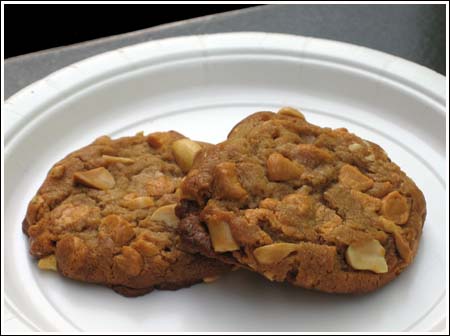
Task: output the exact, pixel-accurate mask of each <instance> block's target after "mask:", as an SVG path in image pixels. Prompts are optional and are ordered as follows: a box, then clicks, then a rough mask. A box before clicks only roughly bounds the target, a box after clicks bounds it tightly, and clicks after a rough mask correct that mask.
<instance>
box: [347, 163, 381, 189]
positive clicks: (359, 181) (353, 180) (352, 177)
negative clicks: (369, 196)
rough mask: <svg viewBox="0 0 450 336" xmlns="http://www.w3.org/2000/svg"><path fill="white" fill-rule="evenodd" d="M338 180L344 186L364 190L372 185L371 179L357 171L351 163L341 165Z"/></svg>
mask: <svg viewBox="0 0 450 336" xmlns="http://www.w3.org/2000/svg"><path fill="white" fill-rule="evenodd" d="M339 182H341V183H342V184H343V185H344V186H345V187H347V188H351V189H356V190H359V191H364V190H367V189H369V188H370V187H372V185H373V180H372V179H370V178H369V177H367V176H366V175H364V174H363V173H361V172H360V171H359V169H358V168H356V167H355V166H351V165H348V164H346V165H344V166H342V168H341V170H340V172H339Z"/></svg>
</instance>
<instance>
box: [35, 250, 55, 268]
mask: <svg viewBox="0 0 450 336" xmlns="http://www.w3.org/2000/svg"><path fill="white" fill-rule="evenodd" d="M38 267H39V268H40V269H42V270H49V271H56V270H57V268H56V258H55V255H54V254H51V255H49V256H47V257H44V258H42V259H39V262H38Z"/></svg>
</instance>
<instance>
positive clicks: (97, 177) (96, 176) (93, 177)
mask: <svg viewBox="0 0 450 336" xmlns="http://www.w3.org/2000/svg"><path fill="white" fill-rule="evenodd" d="M73 180H74V181H75V182H78V183H81V184H84V185H85V186H88V187H92V188H96V189H100V190H106V189H111V188H113V187H114V186H115V184H116V181H115V180H114V176H112V175H111V173H110V172H109V171H108V170H107V169H106V168H104V167H99V168H95V169H91V170H86V171H81V172H77V173H75V174H74V175H73Z"/></svg>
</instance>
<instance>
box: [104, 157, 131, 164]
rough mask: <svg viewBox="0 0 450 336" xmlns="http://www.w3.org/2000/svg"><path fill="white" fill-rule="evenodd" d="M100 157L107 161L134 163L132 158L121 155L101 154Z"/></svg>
mask: <svg viewBox="0 0 450 336" xmlns="http://www.w3.org/2000/svg"><path fill="white" fill-rule="evenodd" d="M102 158H103V159H104V160H105V162H107V163H117V162H118V163H124V164H131V163H134V160H133V159H130V158H126V157H121V156H111V155H102Z"/></svg>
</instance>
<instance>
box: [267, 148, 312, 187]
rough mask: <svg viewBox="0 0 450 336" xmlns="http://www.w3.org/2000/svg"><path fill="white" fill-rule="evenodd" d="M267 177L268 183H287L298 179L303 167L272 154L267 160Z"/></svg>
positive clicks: (277, 154)
mask: <svg viewBox="0 0 450 336" xmlns="http://www.w3.org/2000/svg"><path fill="white" fill-rule="evenodd" d="M266 165H267V177H268V178H269V180H270V181H288V180H293V179H296V178H299V177H300V176H301V175H302V173H303V170H304V169H303V167H302V166H301V165H299V164H297V163H295V162H294V161H291V160H289V159H288V158H286V157H284V156H283V155H281V154H279V153H272V154H270V156H269V157H268V158H267V162H266Z"/></svg>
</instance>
